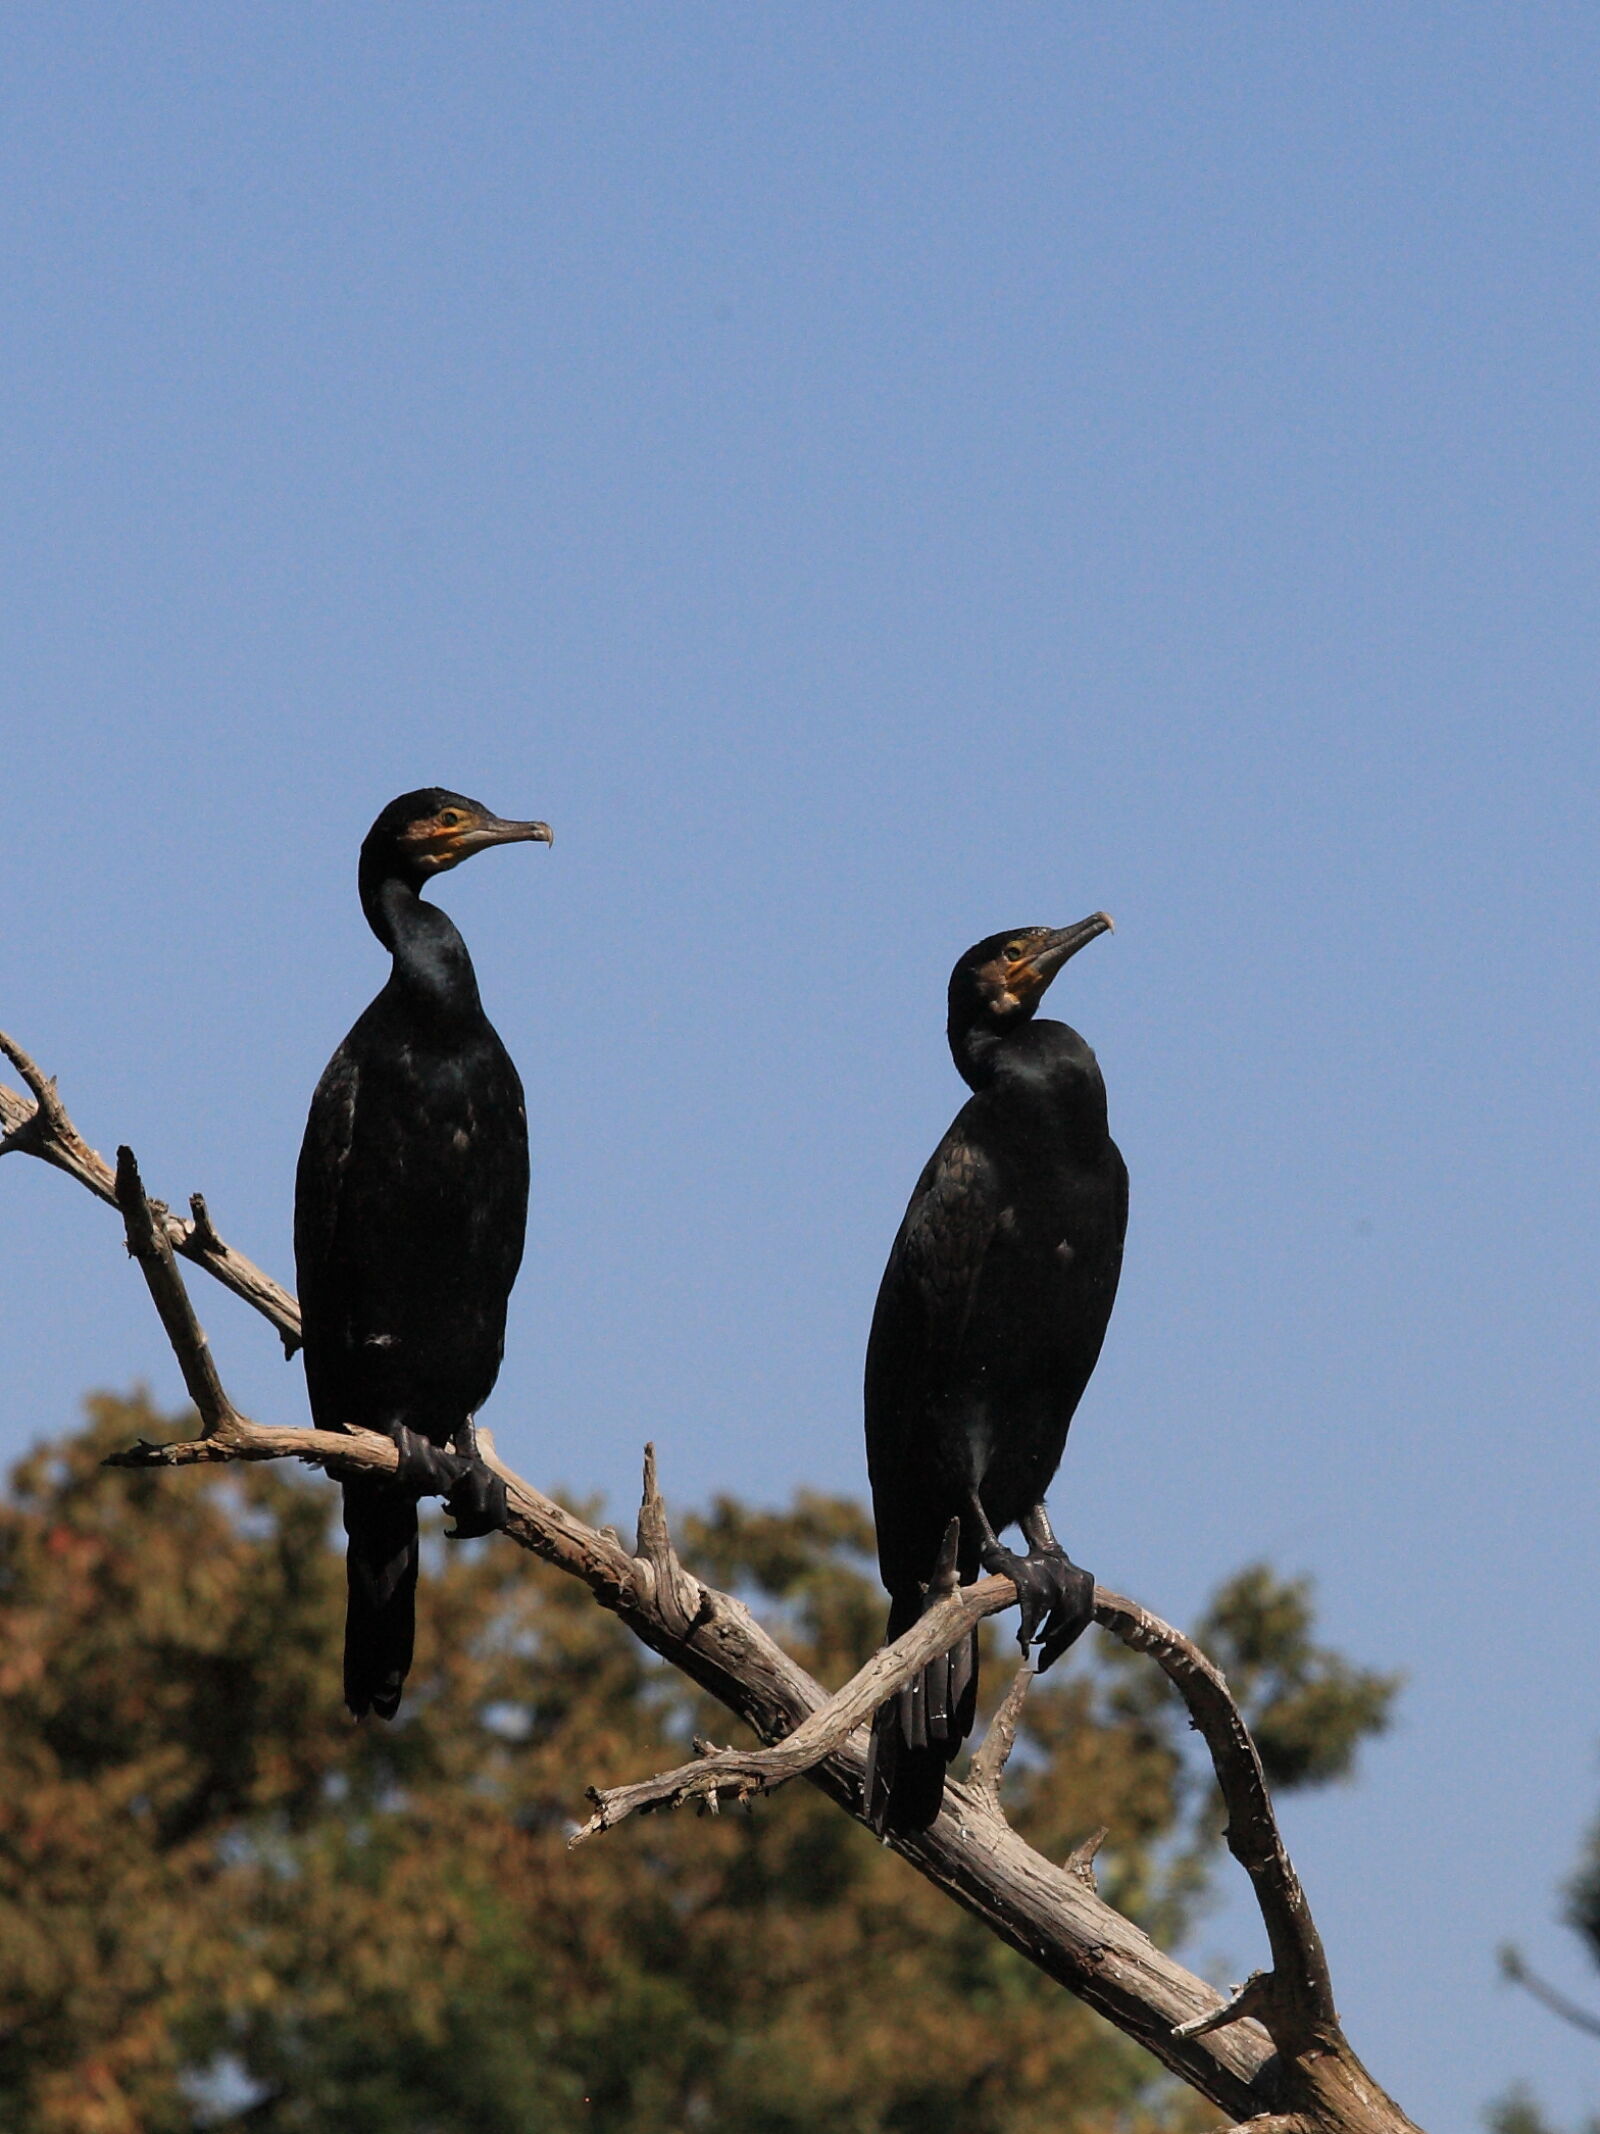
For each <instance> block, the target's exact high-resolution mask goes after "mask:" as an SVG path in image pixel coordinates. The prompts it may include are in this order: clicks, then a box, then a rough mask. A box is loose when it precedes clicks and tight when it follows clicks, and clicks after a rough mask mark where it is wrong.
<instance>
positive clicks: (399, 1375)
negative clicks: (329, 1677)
mask: <svg viewBox="0 0 1600 2134" xmlns="http://www.w3.org/2000/svg"><path fill="white" fill-rule="evenodd" d="M528 839H533V840H539V841H542V842H544V843H549V841H550V832H549V830H548V829H547V828H546V827H545V825H544V824H543V823H531V822H529V823H511V822H502V821H501V820H500V818H499V817H498V816H495V815H491V814H490V813H489V811H488V810H487V809H486V808H484V807H482V806H480V804H479V803H478V802H477V801H473V800H468V799H466V798H465V797H464V796H463V795H461V794H459V793H451V792H447V791H446V790H445V789H444V788H442V787H438V786H429V787H425V788H423V789H421V790H420V791H418V792H414V793H405V794H402V796H401V797H400V798H399V799H398V800H395V801H392V802H391V803H390V804H389V806H388V807H387V808H385V809H384V811H383V813H382V814H381V815H380V816H379V817H378V819H377V821H376V822H375V823H374V824H373V826H372V829H371V830H370V832H369V833H368V835H367V838H366V841H365V843H364V844H363V845H362V847H361V867H360V890H361V908H362V910H363V912H364V913H365V914H366V918H367V923H368V924H369V925H370V926H371V928H372V930H373V932H374V933H375V934H376V935H377V937H378V939H379V940H380V941H381V942H382V943H383V945H384V947H385V948H387V949H388V950H389V951H390V952H391V954H392V956H393V959H394V960H393V967H392V969H391V972H390V976H389V982H388V984H387V985H386V986H385V987H384V988H383V990H382V992H381V993H379V995H378V996H377V998H376V999H375V1000H374V1001H373V1002H372V1004H371V1005H370V1007H368V1008H367V1010H366V1012H365V1013H364V1014H363V1015H362V1016H361V1018H360V1019H359V1021H358V1022H357V1023H356V1025H355V1027H354V1028H353V1029H352V1030H351V1032H350V1034H349V1036H348V1037H347V1038H346V1039H345V1041H344V1043H343V1044H342V1045H341V1046H340V1047H339V1049H338V1051H337V1052H335V1054H334V1055H333V1058H332V1059H331V1060H330V1061H329V1062H328V1065H327V1068H326V1071H325V1072H324V1074H323V1076H322V1079H321V1081H320V1082H319V1083H318V1084H317V1089H316V1094H315V1095H314V1096H313V1098H312V1100H311V1114H310V1117H309V1118H308V1119H307V1121H306V1132H305V1140H304V1142H303V1144H302V1146H301V1150H300V1164H299V1169H298V1171H297V1173H296V1177H295V1216H294V1246H295V1265H296V1270H297V1274H298V1280H299V1289H300V1312H301V1322H302V1339H303V1345H304V1349H305V1362H306V1387H307V1391H308V1393H309V1395H310V1401H311V1413H312V1417H313V1420H314V1421H315V1422H316V1424H317V1426H318V1428H320V1429H324V1430H337V1429H341V1428H345V1427H347V1426H350V1425H355V1426H358V1427H360V1428H363V1429H367V1430H378V1431H383V1432H384V1433H386V1434H387V1435H389V1436H391V1437H393V1438H394V1439H395V1440H396V1442H397V1443H398V1444H399V1445H400V1447H401V1454H402V1458H401V1468H400V1473H399V1475H398V1476H397V1477H396V1478H395V1480H394V1481H393V1482H392V1483H391V1482H377V1481H374V1480H372V1479H370V1478H368V1477H359V1478H353V1479H351V1480H348V1481H346V1483H345V1485H344V1514H345V1529H346V1532H347V1534H348V1536H349V1550H348V1556H347V1561H348V1568H349V1606H348V1612H347V1615H346V1621H345V1701H346V1703H347V1704H348V1705H349V1707H350V1709H351V1711H352V1712H353V1713H355V1715H356V1716H357V1717H358V1718H359V1717H360V1716H361V1715H362V1714H363V1713H365V1712H367V1711H369V1710H370V1711H375V1712H378V1713H379V1714H380V1715H381V1716H382V1717H384V1718H386V1719H387V1718H390V1717H392V1716H393V1714H394V1711H395V1708H396V1707H397V1705H398V1704H399V1702H400V1691H401V1686H402V1685H403V1683H404V1681H405V1678H406V1672H407V1670H408V1668H409V1667H410V1664H411V1647H412V1628H413V1612H414V1594H415V1589H416V1582H417V1510H416V1507H417V1498H418V1496H419V1495H424V1494H446V1495H449V1497H450V1502H451V1508H452V1510H453V1511H455V1513H456V1525H457V1530H458V1531H474V1532H483V1531H487V1530H488V1527H489V1526H490V1525H492V1524H493V1523H495V1520H496V1516H497V1512H501V1511H503V1501H504V1492H503V1487H502V1486H500V1485H498V1484H496V1482H495V1480H494V1478H493V1477H492V1476H491V1475H490V1473H489V1470H488V1469H487V1468H486V1467H485V1466H484V1465H483V1464H482V1462H481V1461H479V1460H478V1459H477V1458H476V1449H475V1446H474V1442H473V1435H472V1418H473V1416H474V1415H475V1414H476V1412H477V1410H478V1408H479V1407H480V1406H481V1405H482V1403H483V1402H484V1401H485V1400H487V1399H488V1397H489V1393H490V1390H491V1388H492V1387H493V1385H494V1382H495V1378H496V1376H497V1375H498V1373H499V1369H500V1358H501V1354H502V1351H503V1348H504V1345H505V1325H506V1301H507V1299H508V1297H509V1296H510V1294H511V1285H512V1283H513V1282H514V1281H515V1280H516V1274H517V1267H518V1265H519V1263H520V1261H521V1259H522V1243H523V1232H524V1229H525V1227H526V1223H527V1211H528V1128H527V1119H526V1116H525V1113H524V1110H523V1097H522V1084H521V1082H520V1081H519V1079H518V1077H517V1070H516V1068H515V1067H514V1066H513V1065H512V1063H511V1060H510V1058H509V1056H508V1054H507V1052H506V1049H505V1047H504V1045H502V1044H501V1042H500V1039H499V1037H498V1036H497V1035H496V1034H495V1031H494V1028H493V1026H492V1025H491V1023H490V1022H489V1019H488V1017H487V1016H486V1015H485V1014H484V1012H483V1004H482V1002H481V1001H480V999H479V997H478V983H477V978H476V976H475V974H474V972H473V968H472V959H471V957H470V956H469V955H468V954H467V948H466V943H465V942H464V941H463V940H462V938H461V936H460V934H459V933H458V932H457V931H456V928H455V927H454V925H453V924H452V923H451V921H450V919H449V918H448V917H447V916H446V915H445V913H444V912H442V911H440V910H439V909H438V907H437V906H436V905H433V904H429V903H426V902H424V901H423V899H422V897H421V895H420V891H421V889H422V887H423V884H424V883H425V882H427V881H428V880H429V879H430V878H431V877H432V876H433V875H435V874H438V873H442V872H443V871H444V870H445V869H446V868H448V867H453V866H456V865H458V864H459V862H460V861H461V860H463V859H466V858H469V857H470V856H471V854H472V853H474V852H478V851H482V850H484V849H486V848H487V847H488V846H489V845H492V844H509V843H513V842H517V841H521V840H528ZM446 1448H453V1449H446ZM497 1494H498V1503H497Z"/></svg>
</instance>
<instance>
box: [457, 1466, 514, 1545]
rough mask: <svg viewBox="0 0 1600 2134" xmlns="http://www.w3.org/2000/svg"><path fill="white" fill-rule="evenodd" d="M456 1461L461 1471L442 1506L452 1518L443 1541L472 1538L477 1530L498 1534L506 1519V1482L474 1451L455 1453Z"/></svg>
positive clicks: (475, 1535)
mask: <svg viewBox="0 0 1600 2134" xmlns="http://www.w3.org/2000/svg"><path fill="white" fill-rule="evenodd" d="M457 1464H458V1465H459V1466H460V1467H461V1468H463V1469H464V1472H463V1474H462V1475H461V1478H460V1480H459V1481H458V1482H457V1483H456V1486H455V1488H454V1489H452V1490H451V1492H450V1494H449V1495H448V1496H447V1497H446V1498H445V1500H444V1508H445V1510H446V1511H447V1512H448V1513H449V1514H450V1516H451V1518H452V1519H453V1520H454V1521H455V1525H454V1526H453V1527H451V1528H449V1529H448V1530H447V1532H446V1534H445V1539H446V1541H473V1540H476V1538H477V1537H478V1536H479V1535H480V1534H498V1533H499V1532H500V1530H501V1528H502V1527H503V1526H504V1525H505V1523H506V1485H505V1483H504V1482H503V1481H502V1480H501V1478H500V1476H499V1475H497V1474H496V1473H495V1471H494V1469H493V1468H492V1467H489V1466H486V1465H485V1463H484V1462H483V1461H482V1460H481V1459H479V1458H478V1456H477V1455H476V1454H475V1453H474V1454H473V1455H472V1457H471V1458H470V1459H461V1458H460V1457H459V1456H458V1458H457Z"/></svg>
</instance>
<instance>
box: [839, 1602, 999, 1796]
mask: <svg viewBox="0 0 1600 2134" xmlns="http://www.w3.org/2000/svg"><path fill="white" fill-rule="evenodd" d="M922 1609H923V1600H922V1596H921V1595H920V1594H916V1595H912V1596H910V1597H897V1598H895V1599H894V1600H893V1601H892V1602H891V1603H890V1607H889V1629H888V1634H887V1640H886V1642H887V1643H889V1644H891V1645H892V1644H893V1643H894V1641H895V1639H896V1638H897V1637H901V1636H903V1635H904V1633H905V1632H906V1631H908V1630H909V1629H910V1628H911V1626H912V1624H913V1623H914V1622H915V1621H916V1620H917V1617H918V1616H919V1615H920V1614H921V1613H922ZM977 1710H978V1633H977V1631H976V1630H974V1631H973V1632H972V1634H971V1635H970V1636H969V1637H965V1638H963V1639H962V1640H961V1642H960V1644H959V1645H957V1646H956V1647H955V1648H954V1649H953V1650H952V1651H950V1652H947V1653H942V1654H941V1655H940V1657H939V1658H938V1659H937V1660H931V1661H930V1662H929V1663H928V1665H927V1666H926V1667H925V1668H924V1669H923V1670H922V1672H921V1674H920V1675H918V1676H917V1677H916V1679H915V1680H914V1681H912V1682H909V1683H907V1685H906V1687H905V1688H904V1689H903V1690H901V1691H900V1693H899V1695H898V1696H895V1697H891V1698H890V1699H889V1701H888V1703H887V1704H883V1705H880V1706H879V1707H878V1710H877V1712H876V1714H875V1715H874V1717H873V1721H872V1747H871V1750H870V1751H869V1752H868V1756H867V1779H866V1803H867V1820H868V1822H869V1823H870V1824H871V1825H872V1827H873V1829H874V1830H875V1831H877V1833H878V1835H879V1836H880V1837H882V1836H883V1835H884V1834H885V1833H886V1832H888V1831H894V1832H896V1833H898V1834H901V1835H905V1834H909V1833H910V1832H912V1831H916V1830H927V1829H928V1828H929V1827H930V1825H932V1824H933V1823H935V1822H936V1821H937V1820H938V1816H939V1809H940V1806H941V1805H942V1803H943V1801H944V1774H945V1772H946V1771H947V1770H948V1769H949V1768H950V1765H951V1764H952V1763H953V1762H954V1761H955V1758H956V1755H957V1753H958V1752H959V1750H960V1748H961V1744H962V1743H963V1742H964V1741H965V1740H966V1738H967V1736H968V1735H969V1734H970V1733H971V1732H972V1728H973V1723H974V1721H975V1719H976V1717H977Z"/></svg>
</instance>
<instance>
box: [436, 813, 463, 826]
mask: <svg viewBox="0 0 1600 2134" xmlns="http://www.w3.org/2000/svg"><path fill="white" fill-rule="evenodd" d="M460 826H461V816H460V813H459V811H458V810H457V809H455V808H446V809H445V811H444V813H443V814H442V815H441V816H440V817H439V827H440V829H441V830H456V829H459V828H460Z"/></svg>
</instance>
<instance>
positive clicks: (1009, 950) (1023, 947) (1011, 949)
mask: <svg viewBox="0 0 1600 2134" xmlns="http://www.w3.org/2000/svg"><path fill="white" fill-rule="evenodd" d="M1027 953H1028V944H1027V942H1026V941H1008V942H1007V943H1006V954H1007V956H1008V957H1009V958H1010V959H1011V961H1012V962H1013V963H1015V962H1016V960H1017V958H1018V957H1019V956H1025V955H1026V954H1027Z"/></svg>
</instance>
